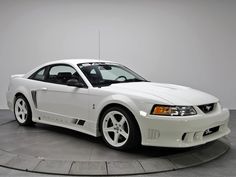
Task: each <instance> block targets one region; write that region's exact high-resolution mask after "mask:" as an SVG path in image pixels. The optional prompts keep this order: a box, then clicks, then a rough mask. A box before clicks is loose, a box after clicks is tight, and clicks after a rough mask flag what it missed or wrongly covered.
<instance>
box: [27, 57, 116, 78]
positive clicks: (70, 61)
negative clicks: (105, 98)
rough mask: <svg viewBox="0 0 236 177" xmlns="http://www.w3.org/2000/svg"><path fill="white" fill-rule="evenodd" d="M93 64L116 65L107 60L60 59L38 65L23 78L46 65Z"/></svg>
mask: <svg viewBox="0 0 236 177" xmlns="http://www.w3.org/2000/svg"><path fill="white" fill-rule="evenodd" d="M94 62H105V63H116V62H112V61H107V60H98V59H62V60H55V61H51V62H47V63H44V64H42V65H39V66H38V67H36V68H34V69H32V70H31V71H29V72H28V73H26V74H25V75H24V77H25V78H28V77H29V76H30V75H31V74H33V73H34V72H36V71H37V70H38V69H40V68H42V67H44V66H48V65H53V64H70V65H74V66H75V65H77V64H81V63H94Z"/></svg>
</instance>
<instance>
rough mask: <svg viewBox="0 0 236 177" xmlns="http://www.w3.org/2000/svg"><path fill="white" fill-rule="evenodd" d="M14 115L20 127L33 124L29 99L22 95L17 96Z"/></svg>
mask: <svg viewBox="0 0 236 177" xmlns="http://www.w3.org/2000/svg"><path fill="white" fill-rule="evenodd" d="M14 114H15V118H16V121H17V122H18V123H19V124H20V125H23V126H25V125H32V124H33V121H32V112H31V109H30V105H29V103H28V101H27V99H26V98H25V97H24V96H22V95H20V96H17V97H16V99H15V104H14Z"/></svg>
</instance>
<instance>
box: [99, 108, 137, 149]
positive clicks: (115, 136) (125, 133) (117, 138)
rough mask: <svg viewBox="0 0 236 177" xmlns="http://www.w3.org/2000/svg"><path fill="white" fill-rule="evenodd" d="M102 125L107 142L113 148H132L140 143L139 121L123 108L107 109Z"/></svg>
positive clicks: (103, 135)
mask: <svg viewBox="0 0 236 177" xmlns="http://www.w3.org/2000/svg"><path fill="white" fill-rule="evenodd" d="M100 126H101V127H100V130H101V132H102V137H103V139H104V141H105V143H106V144H107V145H108V146H109V147H111V148H113V149H118V150H125V149H131V148H135V147H137V146H138V145H139V144H140V134H139V131H138V127H137V123H136V122H135V121H134V117H133V115H132V114H131V113H129V112H128V111H127V110H125V109H123V108H120V107H112V108H110V109H108V110H106V111H105V112H104V114H103V115H102V119H101V124H100Z"/></svg>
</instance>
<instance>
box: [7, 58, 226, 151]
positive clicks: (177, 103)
mask: <svg viewBox="0 0 236 177" xmlns="http://www.w3.org/2000/svg"><path fill="white" fill-rule="evenodd" d="M7 104H8V107H9V108H10V110H12V111H13V112H14V114H15V118H16V120H17V122H18V123H19V124H20V125H31V124H33V123H35V122H39V123H44V124H50V125H55V126H60V127H65V128H69V129H73V130H76V131H80V132H83V133H87V134H90V135H92V136H96V137H97V136H102V137H103V139H104V141H105V143H106V144H107V145H108V146H109V147H112V148H114V149H129V148H134V147H137V146H138V145H140V144H142V145H147V146H162V147H191V146H196V145H200V144H204V143H207V142H210V141H213V140H216V139H219V138H221V137H223V136H225V135H227V134H229V132H230V129H229V128H228V120H229V111H228V110H227V109H225V108H222V107H221V105H220V103H219V100H218V99H217V98H216V97H214V96H211V95H209V94H207V93H204V92H201V91H198V90H194V89H192V88H188V87H183V86H178V85H172V84H160V83H153V82H149V81H147V80H145V79H144V78H142V77H141V76H139V75H138V74H136V73H135V72H133V71H131V70H130V69H128V68H127V67H125V66H123V65H120V64H118V63H115V62H110V61H101V60H90V59H70V60H59V61H54V62H50V63H46V64H43V65H41V66H39V67H37V68H35V69H33V70H32V71H30V72H29V73H27V74H18V75H13V76H11V80H10V84H9V87H8V91H7Z"/></svg>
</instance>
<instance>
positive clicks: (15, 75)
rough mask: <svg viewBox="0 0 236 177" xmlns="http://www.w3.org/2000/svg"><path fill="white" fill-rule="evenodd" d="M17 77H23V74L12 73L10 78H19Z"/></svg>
mask: <svg viewBox="0 0 236 177" xmlns="http://www.w3.org/2000/svg"><path fill="white" fill-rule="evenodd" d="M19 77H24V74H14V75H11V79H15V78H19Z"/></svg>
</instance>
